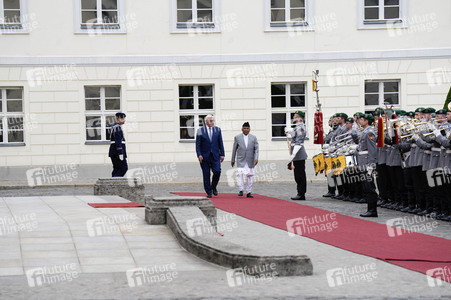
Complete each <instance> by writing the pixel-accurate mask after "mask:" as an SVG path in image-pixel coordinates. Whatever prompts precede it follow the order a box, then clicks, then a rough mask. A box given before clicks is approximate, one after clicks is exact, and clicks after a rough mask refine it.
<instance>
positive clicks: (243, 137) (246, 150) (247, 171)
mask: <svg viewBox="0 0 451 300" xmlns="http://www.w3.org/2000/svg"><path fill="white" fill-rule="evenodd" d="M241 131H242V132H243V133H242V134H239V135H237V136H235V139H234V141H233V152H232V162H231V164H232V168H233V166H234V165H235V158H236V161H237V167H238V189H239V193H238V196H243V190H244V178H243V177H244V175H246V177H247V187H246V193H247V197H248V198H254V196H252V194H251V192H252V180H253V177H254V175H255V166H256V165H257V163H258V141H257V137H255V135H252V134H250V133H249V132H250V131H251V127H250V125H249V123H248V122H246V123H244V124H243V126H242V128H241Z"/></svg>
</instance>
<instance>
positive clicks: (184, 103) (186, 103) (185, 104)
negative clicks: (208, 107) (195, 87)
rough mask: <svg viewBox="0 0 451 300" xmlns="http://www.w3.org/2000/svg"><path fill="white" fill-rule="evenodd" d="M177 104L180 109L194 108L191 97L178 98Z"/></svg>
mask: <svg viewBox="0 0 451 300" xmlns="http://www.w3.org/2000/svg"><path fill="white" fill-rule="evenodd" d="M179 105H180V107H179V108H180V109H194V100H193V99H192V98H188V99H180V100H179Z"/></svg>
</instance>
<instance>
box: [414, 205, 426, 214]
mask: <svg viewBox="0 0 451 300" xmlns="http://www.w3.org/2000/svg"><path fill="white" fill-rule="evenodd" d="M422 211H423V210H422V209H421V208H419V207H417V208H415V209H414V210H413V211H412V213H413V214H418V213H420V212H422Z"/></svg>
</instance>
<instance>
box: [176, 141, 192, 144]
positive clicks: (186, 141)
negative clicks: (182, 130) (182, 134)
mask: <svg viewBox="0 0 451 300" xmlns="http://www.w3.org/2000/svg"><path fill="white" fill-rule="evenodd" d="M195 142H196V140H179V143H188V144H189V143H195Z"/></svg>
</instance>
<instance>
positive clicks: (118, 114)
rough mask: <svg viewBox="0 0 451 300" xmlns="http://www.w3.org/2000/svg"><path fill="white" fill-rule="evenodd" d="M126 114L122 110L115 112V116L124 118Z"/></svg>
mask: <svg viewBox="0 0 451 300" xmlns="http://www.w3.org/2000/svg"><path fill="white" fill-rule="evenodd" d="M125 117H126V115H125V114H124V113H123V112H118V113H116V118H125Z"/></svg>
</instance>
